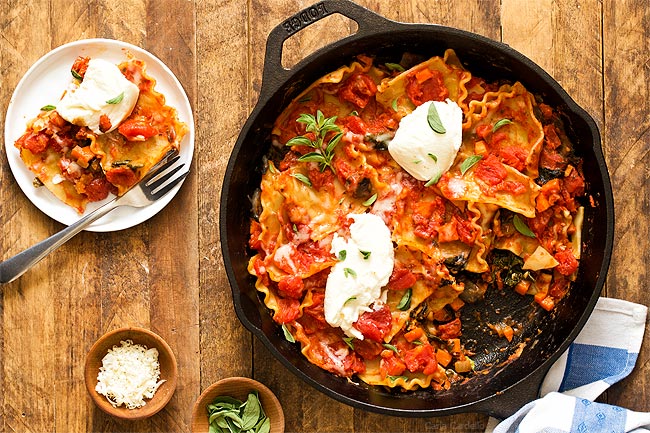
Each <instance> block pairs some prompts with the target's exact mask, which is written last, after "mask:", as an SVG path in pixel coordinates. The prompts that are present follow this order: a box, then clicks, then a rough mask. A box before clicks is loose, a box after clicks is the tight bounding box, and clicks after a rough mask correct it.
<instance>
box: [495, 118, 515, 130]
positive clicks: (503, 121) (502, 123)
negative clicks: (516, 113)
mask: <svg viewBox="0 0 650 433" xmlns="http://www.w3.org/2000/svg"><path fill="white" fill-rule="evenodd" d="M511 123H512V120H510V119H501V120H499V121H498V122H497V123H495V124H494V126H493V127H492V132H494V131H496V130H497V129H499V128H501V127H502V126H505V125H509V124H511Z"/></svg>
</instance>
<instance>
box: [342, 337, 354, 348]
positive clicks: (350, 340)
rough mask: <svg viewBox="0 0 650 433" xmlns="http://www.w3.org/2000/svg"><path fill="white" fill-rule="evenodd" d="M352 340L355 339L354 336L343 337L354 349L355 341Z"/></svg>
mask: <svg viewBox="0 0 650 433" xmlns="http://www.w3.org/2000/svg"><path fill="white" fill-rule="evenodd" d="M352 340H354V337H343V341H345V344H347V345H348V347H349V348H350V349H352V350H354V343H352Z"/></svg>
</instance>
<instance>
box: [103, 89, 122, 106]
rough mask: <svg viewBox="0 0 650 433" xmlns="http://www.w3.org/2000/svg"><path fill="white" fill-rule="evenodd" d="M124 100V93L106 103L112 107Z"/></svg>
mask: <svg viewBox="0 0 650 433" xmlns="http://www.w3.org/2000/svg"><path fill="white" fill-rule="evenodd" d="M122 99H124V92H122V93H120V94H119V95H117V96H116V97H114V98H111V99H109V100H108V101H106V103H107V104H111V105H115V104H119V103H120V102H122Z"/></svg>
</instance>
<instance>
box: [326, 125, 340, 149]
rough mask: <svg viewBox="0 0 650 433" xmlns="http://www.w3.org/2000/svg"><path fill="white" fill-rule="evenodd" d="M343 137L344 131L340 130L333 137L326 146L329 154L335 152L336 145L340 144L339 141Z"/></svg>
mask: <svg viewBox="0 0 650 433" xmlns="http://www.w3.org/2000/svg"><path fill="white" fill-rule="evenodd" d="M337 128H338V126H337ZM341 137H343V133H342V132H339V133H338V134H336V135H335V136H334V137H332V139H331V140H330V142H329V144H328V145H327V148H325V152H326V153H328V154H329V153H332V152H334V148H336V145H337V144H339V141H341Z"/></svg>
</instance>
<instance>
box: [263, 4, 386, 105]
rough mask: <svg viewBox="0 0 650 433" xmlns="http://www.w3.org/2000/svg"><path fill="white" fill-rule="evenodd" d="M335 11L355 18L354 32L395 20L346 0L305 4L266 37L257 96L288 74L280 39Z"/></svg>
mask: <svg viewBox="0 0 650 433" xmlns="http://www.w3.org/2000/svg"><path fill="white" fill-rule="evenodd" d="M335 13H339V14H341V15H343V16H345V17H347V18H350V19H351V20H353V21H355V22H356V23H357V25H358V26H359V29H358V30H357V32H356V33H355V35H356V36H363V35H367V34H372V33H373V32H378V31H381V32H385V31H387V30H390V28H392V27H394V26H398V25H399V23H397V22H395V21H391V20H389V19H386V18H384V17H382V16H381V15H378V14H376V13H375V12H372V11H370V10H369V9H366V8H364V7H363V6H359V5H358V4H356V3H353V2H351V1H349V0H322V1H320V2H318V3H315V4H313V5H312V6H309V7H307V8H305V9H303V10H302V11H300V12H298V13H296V14H295V15H293V16H291V17H289V18H287V19H286V20H284V21H283V22H282V23H280V24H279V25H277V26H276V27H275V28H274V29H273V30H271V33H270V34H269V36H268V39H267V41H266V54H265V56H264V71H263V76H262V83H263V85H262V90H261V94H260V100H262V99H265V98H263V97H265V96H267V93H269V89H276V88H278V87H279V85H281V83H282V82H283V81H285V79H287V78H289V76H291V70H289V69H285V68H284V67H283V66H282V47H283V45H284V42H285V41H286V40H287V39H289V38H290V37H291V36H293V35H294V34H296V33H297V32H299V31H300V30H302V29H304V28H306V27H308V26H309V25H311V24H313V23H315V22H317V21H319V20H321V19H323V18H325V17H327V16H329V15H332V14H335Z"/></svg>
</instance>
